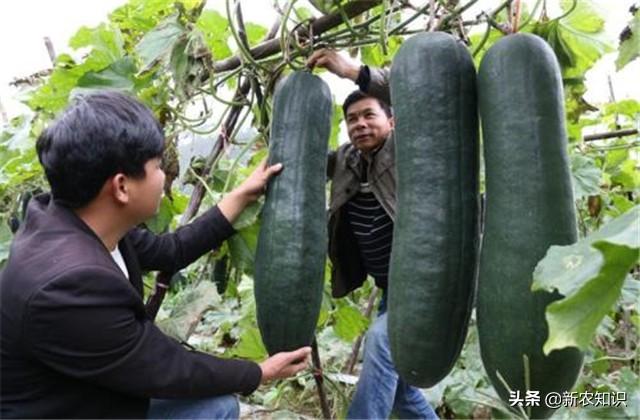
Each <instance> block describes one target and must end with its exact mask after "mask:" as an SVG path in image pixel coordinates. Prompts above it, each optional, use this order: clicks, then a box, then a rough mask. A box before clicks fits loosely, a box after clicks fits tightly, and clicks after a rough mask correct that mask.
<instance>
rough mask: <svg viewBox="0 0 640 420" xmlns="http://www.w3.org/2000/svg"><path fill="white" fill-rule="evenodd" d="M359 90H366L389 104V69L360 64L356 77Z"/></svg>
mask: <svg viewBox="0 0 640 420" xmlns="http://www.w3.org/2000/svg"><path fill="white" fill-rule="evenodd" d="M356 84H357V85H358V87H359V88H360V90H361V91H363V92H366V93H368V94H370V95H372V96H375V97H376V98H378V99H381V100H382V101H384V102H385V103H387V104H389V105H391V95H390V92H389V70H388V69H385V68H371V67H369V66H362V67H361V68H360V73H359V74H358V78H357V79H356Z"/></svg>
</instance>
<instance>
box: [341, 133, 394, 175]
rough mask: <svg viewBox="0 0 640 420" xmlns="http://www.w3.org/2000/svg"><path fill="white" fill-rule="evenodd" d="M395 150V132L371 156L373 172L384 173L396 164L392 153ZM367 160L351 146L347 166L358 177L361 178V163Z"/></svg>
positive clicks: (370, 161)
mask: <svg viewBox="0 0 640 420" xmlns="http://www.w3.org/2000/svg"><path fill="white" fill-rule="evenodd" d="M392 148H393V130H392V131H391V133H389V136H388V137H387V138H386V140H385V141H384V143H383V144H382V146H380V147H379V148H378V150H376V151H374V152H373V153H372V154H371V155H370V160H369V163H370V164H371V165H373V166H372V170H374V171H375V172H377V173H380V172H383V171H384V170H385V169H387V168H389V167H390V166H392V165H393V163H394V156H393V153H392ZM362 159H366V158H365V156H364V154H363V153H362V152H360V150H358V149H356V148H355V147H354V146H353V145H350V147H349V152H348V154H347V166H348V167H349V168H351V170H353V171H354V172H355V173H356V175H358V176H360V161H361V160H362Z"/></svg>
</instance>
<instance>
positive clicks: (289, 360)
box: [260, 347, 311, 383]
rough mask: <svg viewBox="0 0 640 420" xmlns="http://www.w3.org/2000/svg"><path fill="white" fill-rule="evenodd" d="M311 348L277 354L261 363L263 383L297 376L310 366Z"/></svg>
mask: <svg viewBox="0 0 640 420" xmlns="http://www.w3.org/2000/svg"><path fill="white" fill-rule="evenodd" d="M310 354H311V347H302V348H300V349H298V350H295V351H288V352H282V353H277V354H274V355H273V356H271V357H270V358H268V359H267V360H265V361H264V362H262V363H260V369H262V381H261V383H265V382H268V381H271V380H274V379H283V378H288V377H290V376H293V375H295V374H296V373H298V372H300V371H301V370H303V369H304V368H306V367H307V366H308V364H309V355H310Z"/></svg>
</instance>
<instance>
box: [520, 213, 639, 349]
mask: <svg viewBox="0 0 640 420" xmlns="http://www.w3.org/2000/svg"><path fill="white" fill-rule="evenodd" d="M639 258H640V206H636V207H634V208H633V209H631V210H630V211H628V212H627V213H625V214H624V215H623V216H621V217H619V218H617V219H615V220H613V221H612V222H610V223H608V224H607V225H605V226H604V227H602V229H600V230H599V231H598V232H595V233H593V234H591V235H589V236H587V237H585V238H583V239H581V240H580V241H578V242H577V243H576V244H574V245H570V246H564V247H560V246H552V247H551V248H550V249H549V251H548V253H547V255H546V256H545V258H544V259H543V260H542V261H541V262H540V264H538V266H537V267H536V270H535V272H534V282H533V286H532V290H533V291H537V290H547V291H554V290H557V291H558V292H560V294H562V295H563V296H564V298H563V299H561V300H558V301H556V302H553V303H552V304H550V305H549V306H548V307H547V312H546V316H547V321H548V323H549V338H548V339H547V342H546V343H545V345H544V352H545V353H546V354H548V353H550V352H551V351H553V350H557V349H562V348H565V347H570V346H573V347H579V348H580V349H582V350H584V349H586V348H587V347H588V345H589V343H590V342H591V340H592V338H593V333H594V332H595V330H596V328H597V326H598V325H599V324H600V322H601V321H602V319H603V318H604V316H605V315H606V314H607V313H608V312H609V309H610V308H611V307H612V306H613V305H614V304H615V303H616V302H617V300H618V299H619V297H620V293H621V289H622V285H623V282H624V280H625V278H626V277H627V273H628V272H629V270H630V269H631V268H632V267H633V266H634V264H636V263H637V262H638V260H639Z"/></svg>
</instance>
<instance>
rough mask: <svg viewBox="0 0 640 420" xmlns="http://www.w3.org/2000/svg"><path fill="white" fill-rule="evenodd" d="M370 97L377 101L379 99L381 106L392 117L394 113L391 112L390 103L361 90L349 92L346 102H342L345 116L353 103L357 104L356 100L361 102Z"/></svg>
mask: <svg viewBox="0 0 640 420" xmlns="http://www.w3.org/2000/svg"><path fill="white" fill-rule="evenodd" d="M369 98H371V99H375V100H376V101H378V103H379V104H380V108H382V110H383V111H384V113H385V114H386V115H387V117H389V118H391V117H392V116H393V113H392V112H391V107H390V106H389V104H388V103H386V102H385V101H383V100H382V99H380V98H377V97H375V96H373V95H370V94H368V93H365V92H363V91H361V90H354V91H353V92H351V93H350V94H349V96H347V99H345V100H344V103H343V104H342V112H343V113H344V116H345V117H346V116H347V110H348V109H349V107H350V106H351V105H353V104H355V103H356V102H360V101H361V100H363V99H369Z"/></svg>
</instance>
